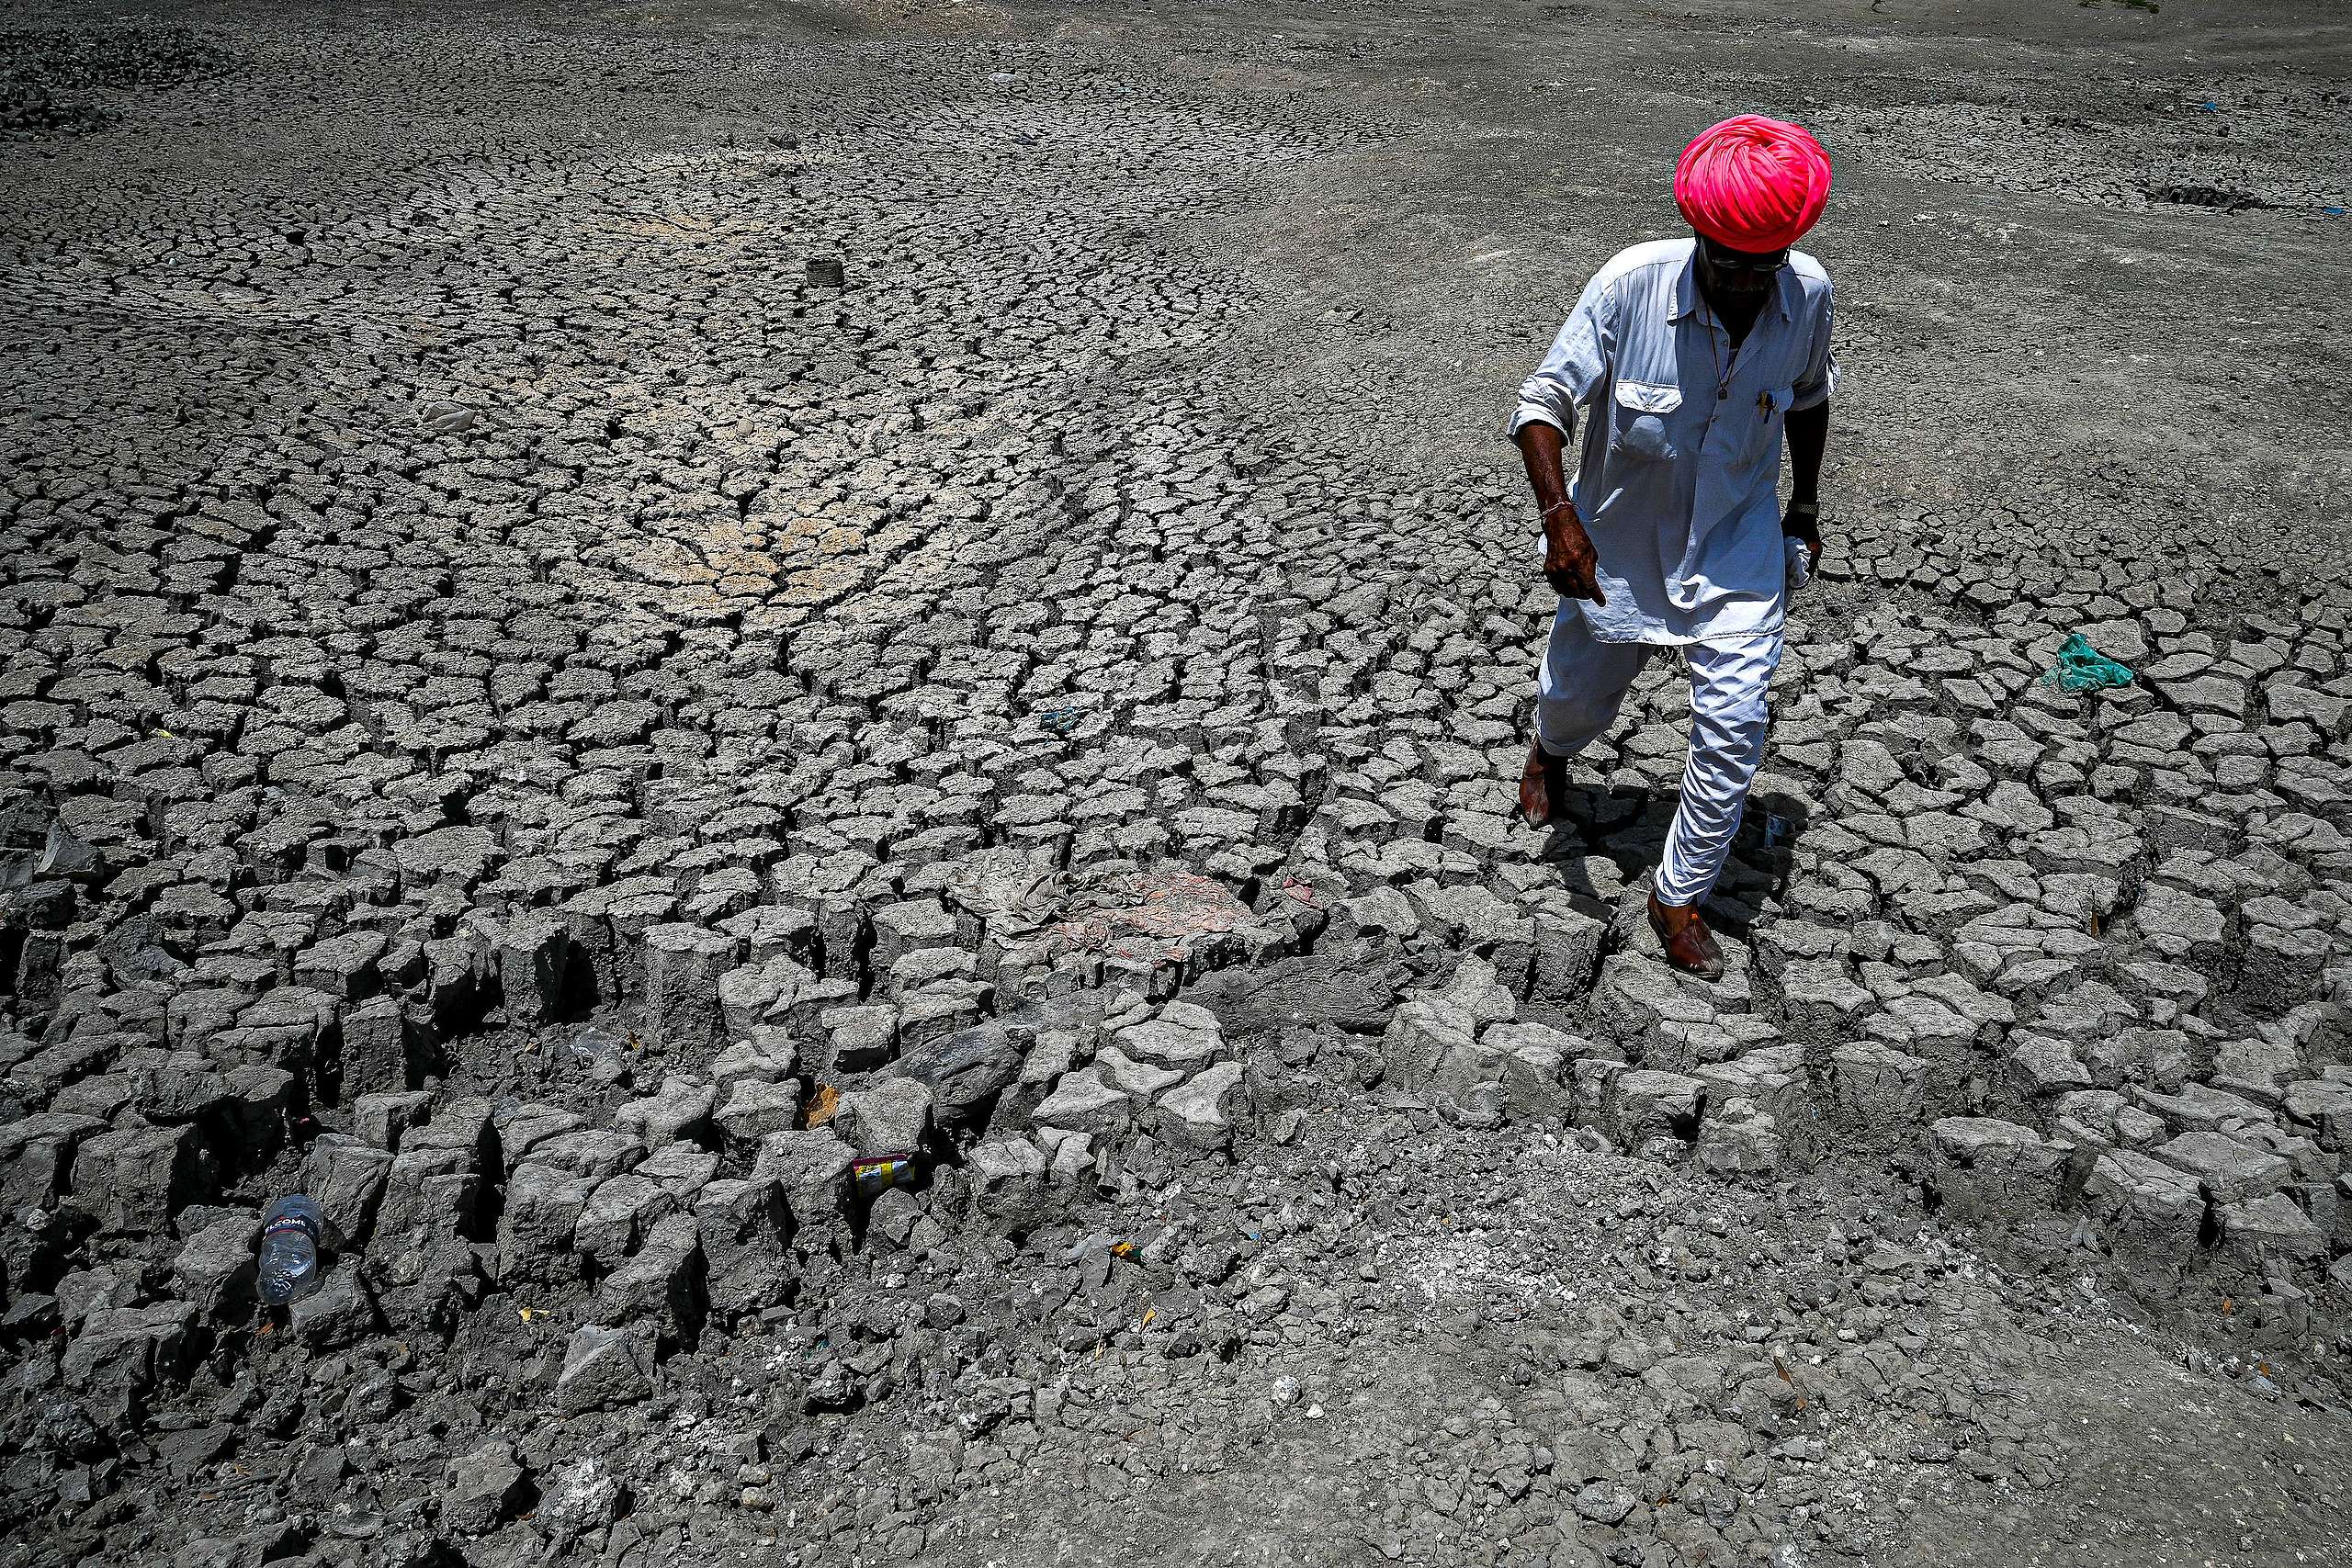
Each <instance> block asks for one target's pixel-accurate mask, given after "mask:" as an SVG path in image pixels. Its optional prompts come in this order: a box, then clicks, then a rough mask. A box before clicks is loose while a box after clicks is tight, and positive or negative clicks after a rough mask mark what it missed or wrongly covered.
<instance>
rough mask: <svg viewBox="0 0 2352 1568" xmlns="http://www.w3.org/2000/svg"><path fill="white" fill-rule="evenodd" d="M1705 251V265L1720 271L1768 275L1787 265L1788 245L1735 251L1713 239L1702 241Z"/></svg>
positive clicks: (1760, 275)
mask: <svg viewBox="0 0 2352 1568" xmlns="http://www.w3.org/2000/svg"><path fill="white" fill-rule="evenodd" d="M1702 243H1703V245H1704V246H1705V249H1706V253H1707V265H1709V266H1711V267H1713V268H1714V269H1715V270H1716V271H1717V272H1720V273H1729V274H1730V275H1732V276H1736V277H1737V276H1747V277H1770V276H1772V275H1773V274H1774V273H1776V272H1778V271H1780V270H1781V268H1782V267H1784V266H1786V265H1789V252H1788V247H1787V246H1785V245H1783V246H1782V247H1781V249H1779V250H1777V251H1761V252H1758V251H1735V250H1733V249H1732V248H1731V247H1730V246H1728V245H1719V244H1717V243H1715V242H1714V241H1713V240H1707V241H1704V242H1702Z"/></svg>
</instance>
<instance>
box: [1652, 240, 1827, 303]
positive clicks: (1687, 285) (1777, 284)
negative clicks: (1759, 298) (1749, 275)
mask: <svg viewBox="0 0 2352 1568" xmlns="http://www.w3.org/2000/svg"><path fill="white" fill-rule="evenodd" d="M1796 270H1797V269H1796V268H1795V267H1794V266H1784V267H1782V268H1781V270H1780V271H1779V272H1778V273H1776V274H1775V275H1774V276H1773V278H1772V308H1773V309H1774V310H1778V311H1780V312H1781V320H1782V321H1793V320H1795V319H1796V316H1795V312H1794V311H1792V310H1790V309H1789V291H1790V290H1791V289H1792V288H1794V287H1795V286H1796ZM1702 313H1703V314H1704V315H1705V317H1706V318H1707V319H1708V320H1711V321H1712V320H1713V319H1714V312H1713V310H1709V309H1707V302H1706V297H1705V296H1704V295H1702V294H1701V293H1700V292H1699V242H1698V241H1696V240H1692V241H1691V251H1690V254H1688V255H1686V256H1684V257H1683V258H1682V270H1681V271H1680V272H1679V273H1678V274H1677V275H1676V276H1675V279H1674V292H1673V293H1672V294H1671V295H1669V296H1668V299H1667V306H1666V319H1667V320H1668V321H1680V320H1681V319H1682V318H1683V317H1685V316H1696V315H1701V314H1702Z"/></svg>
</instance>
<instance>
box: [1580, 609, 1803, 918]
mask: <svg viewBox="0 0 2352 1568" xmlns="http://www.w3.org/2000/svg"><path fill="white" fill-rule="evenodd" d="M1679 646H1680V650H1681V652H1682V655H1683V657H1684V659H1685V660H1687V661H1688V663H1689V665H1690V669H1691V755H1690V757H1689V759H1688V760H1687V761H1685V762H1684V763H1683V765H1682V804H1681V805H1680V806H1679V807H1677V808H1676V810H1675V813H1674V824H1673V826H1672V827H1671V828H1669V829H1668V830H1667V835H1666V854H1665V858H1664V859H1663V860H1661V861H1660V862H1659V863H1658V868H1657V880H1656V882H1655V883H1654V884H1653V886H1654V888H1655V890H1656V892H1657V901H1658V902H1659V903H1661V904H1671V905H1677V906H1680V905H1686V904H1696V903H1697V902H1698V901H1699V900H1700V899H1702V898H1703V897H1706V896H1707V893H1708V890H1709V889H1710V888H1712V887H1713V886H1714V885H1715V878H1716V877H1718V876H1720V875H1722V874H1723V869H1724V861H1725V860H1727V859H1729V858H1730V856H1731V841H1732V838H1733V836H1734V835H1735V834H1736V833H1737V832H1738V831H1739V819H1740V816H1741V814H1742V813H1743V812H1744V811H1746V810H1747V786H1748V785H1749V784H1752V783H1754V782H1755V779H1756V769H1757V767H1758V764H1760V763H1761V762H1762V761H1764V735H1765V731H1766V730H1767V729H1768V728H1770V714H1769V713H1768V711H1767V709H1766V706H1765V694H1766V692H1767V690H1768V689H1769V688H1770V686H1771V683H1772V671H1773V670H1774V669H1775V668H1777V667H1778V666H1779V664H1780V662H1781V634H1780V633H1779V632H1777V631H1772V632H1758V633H1752V634H1749V635H1747V636H1742V637H1725V638H1723V639H1721V640H1719V641H1714V642H1693V643H1685V644H1681V645H1679ZM1667 647H1668V645H1661V644H1657V643H1641V642H1602V641H1600V639H1599V638H1597V637H1594V636H1593V635H1592V633H1591V631H1590V630H1589V628H1588V626H1586V624H1585V618H1584V616H1583V615H1581V614H1579V613H1578V612H1577V608H1576V605H1575V604H1573V603H1572V602H1570V601H1568V600H1566V599H1563V600H1562V601H1560V609H1559V613H1558V615H1555V616H1554V617H1553V620H1552V640H1551V642H1550V644H1549V645H1547V646H1546V647H1545V649H1544V662H1543V663H1542V664H1541V665H1540V666H1538V667H1537V669H1536V671H1535V734H1536V738H1537V739H1539V740H1541V741H1542V742H1543V744H1544V750H1546V751H1548V752H1550V753H1551V754H1552V755H1554V756H1555V757H1573V756H1575V755H1576V754H1577V752H1579V751H1581V750H1584V749H1585V748H1586V747H1588V746H1589V745H1591V744H1592V743H1593V742H1594V741H1595V740H1597V739H1600V737H1601V736H1602V735H1604V734H1606V733H1607V732H1608V729H1609V727H1610V725H1611V723H1613V722H1614V721H1615V719H1616V717H1617V709H1618V706H1619V705H1620V704H1622V703H1623V701H1624V700H1625V689H1626V688H1627V687H1628V686H1631V685H1632V684H1633V683H1634V676H1636V675H1638V674H1640V673H1641V672H1642V666H1643V665H1644V664H1645V663H1647V662H1648V661H1649V660H1650V657H1651V656H1652V655H1653V654H1657V653H1663V652H1665V651H1667Z"/></svg>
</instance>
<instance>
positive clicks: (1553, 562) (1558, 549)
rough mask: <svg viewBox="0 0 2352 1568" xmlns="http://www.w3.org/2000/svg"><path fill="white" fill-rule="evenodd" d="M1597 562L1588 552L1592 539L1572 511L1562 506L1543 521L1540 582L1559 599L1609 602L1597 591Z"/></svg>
mask: <svg viewBox="0 0 2352 1568" xmlns="http://www.w3.org/2000/svg"><path fill="white" fill-rule="evenodd" d="M1544 581H1546V582H1549V583H1550V584H1551V585H1552V591H1553V592H1555V593H1557V594H1559V595H1560V597H1561V598H1563V599H1589V600H1591V601H1592V602H1593V603H1594V604H1608V603H1609V599H1608V596H1607V595H1606V594H1604V593H1602V592H1601V591H1600V558H1599V557H1597V556H1595V555H1594V554H1593V551H1592V536H1591V535H1589V534H1588V533H1586V532H1585V531H1584V522H1583V520H1582V519H1581V518H1579V517H1577V513H1576V508H1575V507H1573V506H1563V507H1561V508H1560V509H1559V510H1557V511H1555V512H1553V513H1549V514H1547V515H1546V516H1545V517H1544Z"/></svg>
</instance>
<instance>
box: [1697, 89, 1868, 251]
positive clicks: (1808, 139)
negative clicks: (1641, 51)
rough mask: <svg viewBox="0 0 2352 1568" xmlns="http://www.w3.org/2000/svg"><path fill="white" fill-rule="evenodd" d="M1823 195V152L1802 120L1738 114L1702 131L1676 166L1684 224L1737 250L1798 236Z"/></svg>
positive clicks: (1776, 246)
mask: <svg viewBox="0 0 2352 1568" xmlns="http://www.w3.org/2000/svg"><path fill="white" fill-rule="evenodd" d="M1828 199H1829V154H1828V153H1826V152H1823V151H1822V150H1821V143H1820V142H1818V141H1815V140H1814V139H1813V135H1812V133H1811V132H1810V131H1808V130H1805V129H1804V127H1803V126H1798V125H1791V124H1790V123H1789V122H1788V121H1786V120H1783V119H1767V118H1764V117H1763V116H1762V115H1760V114H1744V115H1741V116H1739V117H1738V118H1735V119H1727V120H1725V121H1724V122H1723V123H1722V124H1721V125H1711V126H1709V127H1708V128H1707V129H1706V130H1702V131H1701V132H1700V133H1699V134H1698V136H1697V137H1696V138H1695V139H1694V140H1693V141H1691V145H1690V146H1688V147H1685V148H1684V149H1683V150H1682V162H1681V163H1679V164H1677V165H1675V170H1674V205H1675V206H1677V207H1679V208H1680V209H1682V216H1683V217H1685V218H1687V219H1689V220H1691V227H1692V228H1693V229H1696V230H1697V231H1699V232H1701V233H1702V234H1704V235H1705V236H1707V238H1709V239H1710V240H1713V241H1714V242H1715V243H1717V244H1719V245H1729V246H1730V247H1731V248H1732V249H1733V250H1736V251H1755V252H1769V251H1777V250H1781V249H1782V248H1784V247H1786V246H1789V245H1793V244H1795V243H1797V240H1798V238H1799V236H1801V235H1803V234H1804V231H1806V230H1808V229H1810V228H1812V227H1813V225H1814V221H1815V220H1816V219H1818V218H1819V217H1820V216H1821V209H1822V204H1823V203H1825V202H1826V201H1827V200H1828Z"/></svg>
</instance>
